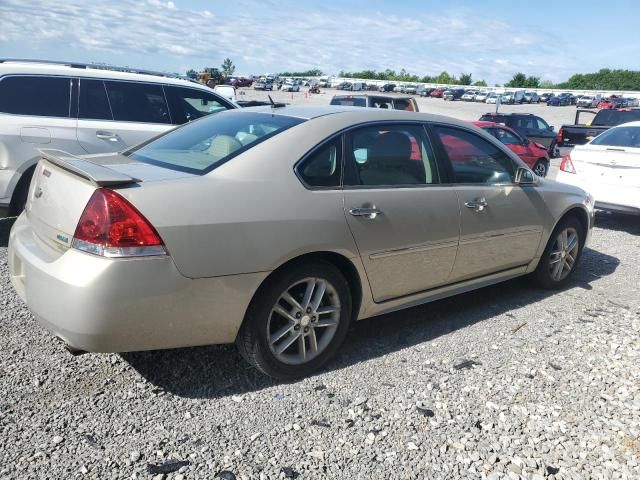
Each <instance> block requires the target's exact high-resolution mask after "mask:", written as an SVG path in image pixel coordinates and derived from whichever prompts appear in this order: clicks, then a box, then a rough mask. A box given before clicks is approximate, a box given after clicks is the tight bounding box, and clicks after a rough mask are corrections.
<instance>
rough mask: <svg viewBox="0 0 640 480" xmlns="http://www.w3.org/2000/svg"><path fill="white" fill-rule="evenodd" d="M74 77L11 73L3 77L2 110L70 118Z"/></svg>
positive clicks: (0, 84)
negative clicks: (13, 74) (72, 79)
mask: <svg viewBox="0 0 640 480" xmlns="http://www.w3.org/2000/svg"><path fill="white" fill-rule="evenodd" d="M70 92H71V79H70V78H64V77H45V76H31V77H30V76H17V75H16V76H9V77H4V78H2V79H1V80H0V112H4V113H10V114H13V115H34V116H40V117H63V118H67V117H69V113H70V102H69V100H70V97H71V93H70Z"/></svg>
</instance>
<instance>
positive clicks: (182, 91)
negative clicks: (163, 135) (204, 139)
mask: <svg viewBox="0 0 640 480" xmlns="http://www.w3.org/2000/svg"><path fill="white" fill-rule="evenodd" d="M164 88H165V92H166V93H167V100H168V102H169V108H170V110H171V120H172V121H173V123H174V124H176V125H182V124H183V123H187V122H190V121H192V120H196V119H198V118H200V117H203V116H205V115H209V114H210V113H218V112H222V111H224V110H227V108H228V107H227V106H226V105H225V104H224V103H222V102H221V101H220V100H219V99H218V97H216V96H215V95H213V94H212V93H209V92H205V91H203V90H196V89H195V88H183V87H171V86H165V87H164Z"/></svg>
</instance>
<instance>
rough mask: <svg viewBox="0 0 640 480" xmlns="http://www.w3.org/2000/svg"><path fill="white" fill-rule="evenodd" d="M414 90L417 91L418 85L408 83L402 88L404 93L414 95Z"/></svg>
mask: <svg viewBox="0 0 640 480" xmlns="http://www.w3.org/2000/svg"><path fill="white" fill-rule="evenodd" d="M416 90H418V85H416V84H415V83H410V84H408V85H405V86H404V93H407V94H411V95H415V94H416Z"/></svg>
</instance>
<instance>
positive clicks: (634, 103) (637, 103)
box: [626, 97, 640, 108]
mask: <svg viewBox="0 0 640 480" xmlns="http://www.w3.org/2000/svg"><path fill="white" fill-rule="evenodd" d="M626 100H627V107H629V108H635V107H638V106H640V101H639V100H638V99H637V98H635V97H629V98H627V99H626Z"/></svg>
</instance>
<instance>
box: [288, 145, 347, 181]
mask: <svg viewBox="0 0 640 480" xmlns="http://www.w3.org/2000/svg"><path fill="white" fill-rule="evenodd" d="M340 145H341V142H340V139H336V140H333V141H331V142H329V143H327V144H326V145H324V146H322V147H320V148H319V149H318V150H316V151H315V152H313V153H312V154H311V155H310V156H309V157H307V158H306V159H305V160H304V161H303V162H302V163H301V164H300V165H299V166H298V168H297V171H298V174H299V175H300V176H301V177H302V179H303V180H304V181H305V183H306V184H307V185H309V186H311V187H338V186H340V156H341V148H340Z"/></svg>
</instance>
